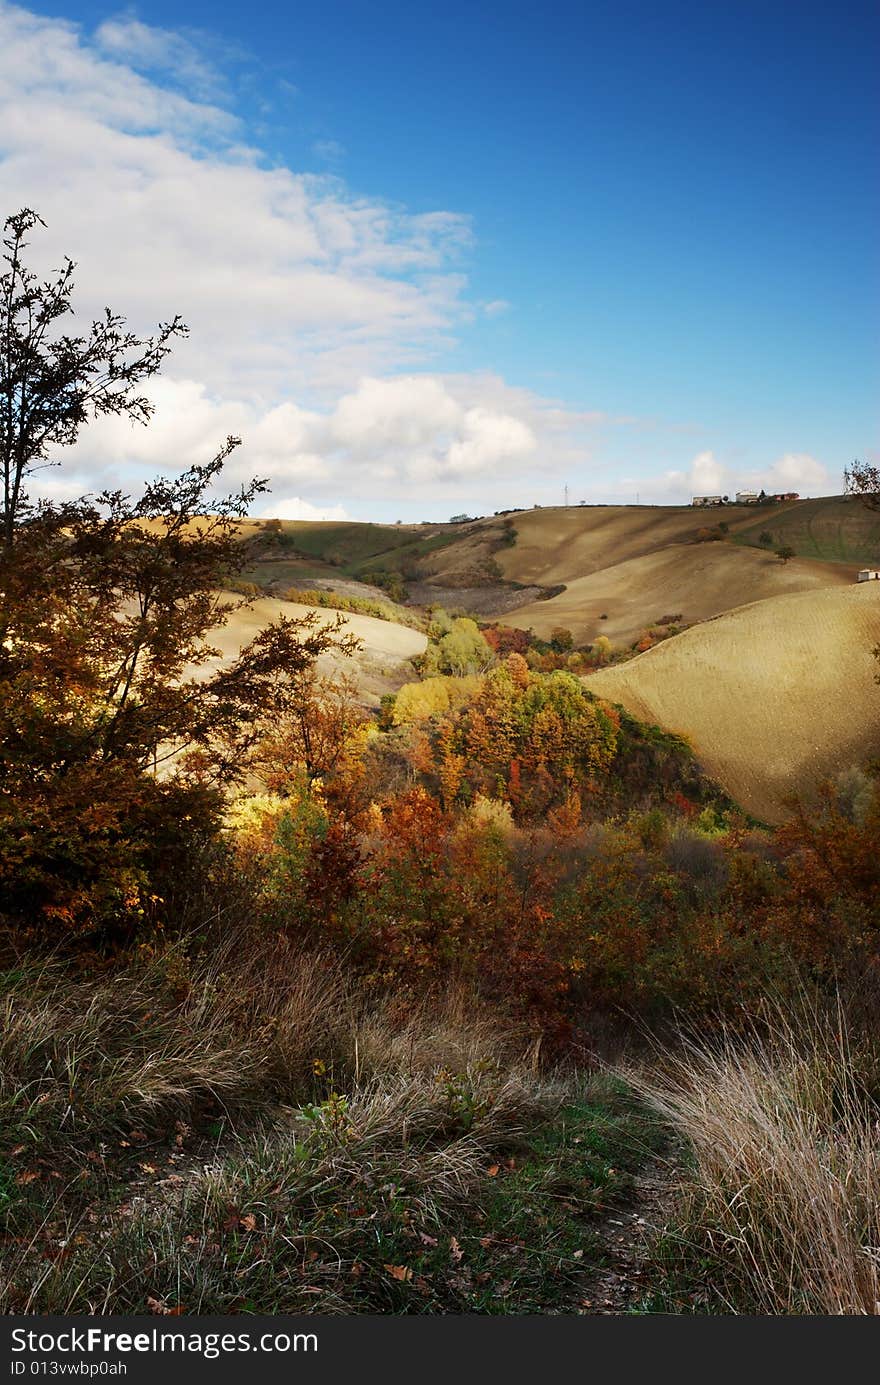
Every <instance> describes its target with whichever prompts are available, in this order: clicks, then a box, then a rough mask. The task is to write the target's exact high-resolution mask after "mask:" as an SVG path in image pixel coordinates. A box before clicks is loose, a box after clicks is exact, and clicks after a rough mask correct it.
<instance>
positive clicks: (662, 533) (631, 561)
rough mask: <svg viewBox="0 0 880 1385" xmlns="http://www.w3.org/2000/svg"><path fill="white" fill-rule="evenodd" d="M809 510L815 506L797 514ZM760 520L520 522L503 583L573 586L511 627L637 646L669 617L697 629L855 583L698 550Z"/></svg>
mask: <svg viewBox="0 0 880 1385" xmlns="http://www.w3.org/2000/svg"><path fill="white" fill-rule="evenodd" d="M801 503H804V504H809V503H811V502H796V503H795V504H794V505H793V506H792V507H791V508H792V509H793V510H795V511H796V510H797V507H798V505H799V504H801ZM782 508H783V507H779V508H776V507H774V517H775V518H776V519H781V518H782V517H783V516H782V514H781V510H782ZM754 515H755V509H754V507H753V506H746V505H726V506H725V507H724V509H723V510H712V511H705V510H699V509H694V508H693V507H692V506H690V505H688V506H677V507H676V506H664V507H660V506H635V505H626V506H623V505H620V506H612V505H609V506H583V507H582V506H577V507H572V508H570V509H550V510H531V511H528V512H526V513H525V514H522V515H517V516H516V517H515V526H516V544H515V546H513V547H509V548H505V549H503V550H501V551H499V553H498V554H497V562H498V565H499V567H500V568H501V570H502V572H503V574H504V576H505V577H506V578H507V579H508V580H510V581H513V582H518V583H523V584H526V583H534V584H539V585H541V586H544V587H552V586H558V585H564V586H565V591H563V592H560V593H559V594H558V595H556V596H554V597H552V598H551V599H550V600H543V601H530V602H529V603H528V604H526V605H523V606H521V607H520V608H518V609H517V610H515V611H514V612H512V613H510V614H508V615H507V617H506V619H507V621H508V622H509V623H510V624H512V625H516V626H519V627H521V628H523V629H528V628H529V627H531V628H532V629H533V630H534V631H535V633H536V634H537V635H540V636H542V637H544V638H546V637H547V636H548V635H549V634H550V632H551V630H552V629H553V628H554V627H555V626H564V627H566V628H568V629H570V630H571V632H572V634H573V635H574V638H575V643H576V644H583V643H586V642H589V641H591V640H593V639H595V637H596V636H597V635H599V634H605V635H607V636H608V638H609V639H610V640H611V641H612V642H613V643H615V644H631V643H632V642H633V641H634V640H635V639H636V638H637V637H638V635H639V634H640V633H641V632H642V631H643V630H644V629H645V628H646V626H649V625H651V624H652V623H655V622H657V621H659V620H660V619H661V618H662V617H663V616H666V615H678V616H680V617H681V620H682V621H683V622H684V623H685V624H693V623H694V622H696V621H700V620H708V619H710V618H711V617H713V616H716V615H719V614H721V613H722V612H723V611H726V610H730V609H731V608H732V607H734V606H740V605H743V604H745V603H747V602H751V601H758V600H762V599H764V598H765V597H771V596H776V595H782V594H784V593H788V592H793V591H807V590H812V589H815V588H821V587H827V586H837V585H843V584H846V583H849V582H851V581H852V580H853V579H854V577H855V565H853V567H849V566H846V565H843V564H836V565H832V564H829V563H826V562H819V561H816V560H801V559H795V560H793V561H792V562H791V563H789V564H786V565H783V564H782V563H781V562H780V561H779V560H778V559H777V558H776V557H775V556H774V554H773V553H772V552H767V551H766V550H765V549H763V548H752V547H749V546H746V545H742V546H740V545H739V544H738V543H731V542H709V543H698V542H696V540H697V537H698V535H699V533H700V530H705V529H706V528H707V527H712V526H714V525H716V524H718V523H719V521H721V522H723V523H725V524H727V525H728V526H729V528H730V534H731V537H734V536H737V535H738V534H739V532H740V529H741V527H742V526H744V525H745V526H747V527H748V528H751V527H752V526H753V525H754ZM760 528H762V526H761V525H760V524H759V529H760ZM603 615H604V616H605V617H607V619H605V620H602V619H601V617H602V616H603Z"/></svg>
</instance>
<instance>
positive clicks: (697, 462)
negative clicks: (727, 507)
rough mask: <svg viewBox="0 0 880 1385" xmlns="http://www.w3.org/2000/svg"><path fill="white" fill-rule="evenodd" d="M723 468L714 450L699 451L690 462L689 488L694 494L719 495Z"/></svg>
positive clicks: (723, 472)
mask: <svg viewBox="0 0 880 1385" xmlns="http://www.w3.org/2000/svg"><path fill="white" fill-rule="evenodd" d="M724 476H725V468H724V466H723V464H722V463H721V462H719V460H718V458H717V457H716V456H715V454H714V452H700V453H699V455H698V456H696V457H694V460H693V461H692V462H691V488H692V490H693V493H694V495H720V494H722V487H723V485H724Z"/></svg>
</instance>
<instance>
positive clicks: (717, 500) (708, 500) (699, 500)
mask: <svg viewBox="0 0 880 1385" xmlns="http://www.w3.org/2000/svg"><path fill="white" fill-rule="evenodd" d="M691 504H692V505H723V504H724V496H723V495H695V496H694V498H693V500H692V501H691Z"/></svg>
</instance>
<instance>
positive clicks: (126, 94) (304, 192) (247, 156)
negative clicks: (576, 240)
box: [0, 0, 470, 397]
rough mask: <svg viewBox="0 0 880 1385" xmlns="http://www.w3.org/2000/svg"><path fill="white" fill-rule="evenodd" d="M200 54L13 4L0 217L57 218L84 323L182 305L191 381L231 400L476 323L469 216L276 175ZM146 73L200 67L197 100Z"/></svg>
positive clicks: (1, 63)
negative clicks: (27, 211) (467, 313)
mask: <svg viewBox="0 0 880 1385" xmlns="http://www.w3.org/2000/svg"><path fill="white" fill-rule="evenodd" d="M198 62H199V59H198V54H197V53H196V51H195V49H194V48H193V45H192V44H191V43H190V42H189V41H188V40H185V39H181V38H179V36H177V35H175V34H173V33H171V32H169V31H166V30H157V29H153V28H150V27H149V26H147V25H144V24H142V23H140V22H139V21H136V20H133V19H123V20H113V21H108V22H107V23H105V24H103V25H102V26H101V27H100V28H99V29H98V31H97V33H96V35H95V37H94V39H92V40H89V39H88V38H87V37H86V36H84V34H83V33H82V31H81V30H79V29H78V28H77V27H76V26H74V25H72V24H69V23H67V22H65V21H62V20H53V19H44V18H41V17H39V16H36V15H34V14H31V13H29V12H28V11H26V10H24V9H21V8H19V7H16V6H11V5H6V4H4V3H2V0H0V206H4V207H6V208H8V209H10V210H12V209H14V208H16V207H18V206H21V205H23V204H28V205H31V206H34V207H36V209H37V210H38V211H39V212H40V213H41V215H42V216H43V217H44V219H45V220H46V222H47V223H48V230H47V232H46V233H43V234H41V235H40V236H39V238H38V239H37V241H36V243H35V246H34V252H33V253H34V254H35V255H39V258H40V261H41V263H45V264H46V265H47V267H48V266H49V265H50V264H52V263H57V262H58V261H59V260H60V259H61V257H62V255H63V254H64V253H71V254H73V256H74V258H76V259H79V260H80V261H81V265H80V268H79V269H78V273H77V289H78V298H77V301H78V304H79V306H80V309H81V311H82V312H83V314H84V315H85V313H87V312H90V311H96V310H98V311H99V310H100V309H101V308H102V307H103V305H104V304H105V303H106V302H110V303H111V304H113V306H114V307H118V308H120V309H121V310H122V311H125V312H126V313H127V314H128V315H129V317H130V318H131V319H132V321H133V322H134V323H135V324H136V325H137V326H138V327H140V328H146V327H147V326H149V325H150V324H153V323H155V321H156V320H157V319H158V318H160V317H161V318H165V317H169V316H171V315H172V314H173V313H174V312H180V313H181V314H182V315H183V316H184V317H185V318H186V319H187V321H188V322H189V323H190V325H191V327H192V329H193V332H192V337H191V339H190V342H188V343H187V344H186V345H184V346H182V347H180V348H179V350H178V351H177V353H176V355H175V358H174V361H173V362H172V365H171V370H172V372H173V371H175V370H176V371H180V372H181V373H184V374H186V375H187V376H189V377H191V378H196V379H199V380H203V381H205V383H206V385H207V387H208V388H209V389H212V390H222V391H227V390H229V388H230V386H232V384H233V383H234V384H235V386H236V387H237V388H238V389H239V390H241V389H242V388H244V389H245V390H246V391H247V392H251V391H253V392H260V391H262V392H264V393H265V392H268V393H269V394H272V395H275V396H276V397H277V395H278V394H280V393H281V392H282V391H288V390H290V389H293V390H294V391H297V392H304V391H305V390H306V389H312V390H315V389H318V390H320V389H326V390H328V391H330V390H331V389H332V388H333V387H334V385H335V387H337V388H338V387H339V386H340V385H342V386H345V385H346V384H347V383H349V382H350V381H351V379H352V376H353V375H355V376H356V375H357V374H358V373H366V372H370V371H372V372H375V371H376V370H377V368H378V369H380V370H385V369H388V368H395V367H397V366H399V365H401V364H403V363H406V362H410V361H412V360H414V359H418V358H419V357H423V356H424V354H425V353H426V352H427V351H429V350H431V349H432V348H433V346H434V344H435V341H436V339H437V338H438V337H440V338H441V339H442V336H443V334H444V333H448V332H449V331H450V330H452V329H453V328H454V326H455V324H456V322H457V321H459V319H460V318H461V316H462V312H463V307H462V302H461V294H462V288H463V282H462V279H461V276H460V273H459V272H458V268H457V260H458V258H459V256H460V254H461V251H462V250H463V249H464V248H465V247H466V246H467V244H468V243H469V237H470V231H469V227H468V224H467V221H466V219H465V218H464V217H462V216H459V215H457V214H456V213H454V212H450V211H445V210H444V211H437V212H433V213H426V214H420V215H415V216H413V215H409V214H408V213H406V212H405V211H403V210H401V209H399V208H397V207H392V206H389V205H387V204H385V203H383V202H381V201H379V200H377V199H370V198H365V197H356V196H353V195H352V194H351V193H350V192H349V191H348V189H347V188H346V187H345V186H344V184H342V183H341V182H340V181H339V180H336V179H332V178H322V177H316V176H314V175H307V174H302V173H296V172H293V171H292V170H290V169H288V168H283V167H268V166H266V165H265V164H264V162H263V161H262V158H261V155H260V153H259V151H258V150H255V149H254V148H251V147H249V146H248V144H247V140H246V131H245V130H244V129H243V127H242V126H241V125H240V124H239V122H238V121H237V120H236V119H235V117H234V116H233V115H232V114H230V112H229V111H227V110H225V109H223V108H222V106H220V105H218V104H217V103H216V101H211V100H208V99H205V96H204V90H205V87H206V84H208V83H209V80H210V78H211V72H210V69H209V68H208V67H207V65H206V66H205V70H204V73H202V75H201V77H200V78H199V80H196V79H195V77H194V76H193V73H196V75H198V73H197V72H196V69H197V67H198ZM135 65H141V66H145V67H149V68H150V69H151V70H154V69H155V68H156V67H157V66H159V65H164V67H165V68H166V70H167V69H171V70H173V73H174V76H175V79H176V80H183V79H185V78H186V75H187V73H189V74H190V78H189V80H188V81H186V83H185V84H186V89H187V92H188V95H183V94H181V92H180V91H179V90H177V89H175V88H174V87H173V86H171V85H168V84H165V85H163V84H162V83H161V82H159V81H158V80H155V79H151V78H149V77H148V76H146V75H144V74H143V73H141V72H138V71H135Z"/></svg>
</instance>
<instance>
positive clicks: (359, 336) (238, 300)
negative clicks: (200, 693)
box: [0, 0, 794, 515]
mask: <svg viewBox="0 0 880 1385" xmlns="http://www.w3.org/2000/svg"><path fill="white" fill-rule="evenodd" d="M205 52H206V50H205V47H204V45H203V43H202V42H201V41H200V40H199V37H198V35H194V34H192V33H180V32H177V31H175V30H171V29H163V28H156V27H154V26H150V25H147V24H144V23H143V22H142V21H140V20H138V19H137V18H135V17H134V16H132V15H123V16H122V17H116V18H113V19H108V20H107V21H105V22H104V23H102V24H101V25H100V26H99V27H98V28H97V29H96V30H95V31H94V32H92V33H89V32H88V31H86V30H85V29H83V28H82V27H80V26H78V25H75V24H72V23H70V22H67V21H65V20H62V19H52V18H46V17H45V16H42V15H37V14H35V13H32V12H30V11H28V10H27V9H25V8H23V7H21V6H17V5H10V4H6V3H4V0H0V205H2V206H3V207H4V208H5V209H8V210H13V209H15V208H17V207H19V206H21V205H23V204H29V205H31V206H33V207H34V208H36V209H37V210H38V211H39V212H40V214H41V215H42V216H43V217H44V218H45V220H46V221H47V223H48V229H47V230H46V232H42V231H40V232H37V233H35V234H34V236H33V237H32V241H33V244H32V247H31V252H30V254H31V256H32V259H33V261H34V262H35V264H36V266H37V268H38V269H40V270H44V271H46V272H48V271H49V270H50V269H51V268H52V266H53V265H57V264H58V263H59V262H60V261H61V259H62V257H63V256H64V255H65V254H67V253H70V254H72V255H73V256H74V257H75V258H77V259H78V260H79V261H80V264H79V266H78V268H77V274H76V279H77V293H76V300H75V301H76V306H77V310H78V314H79V317H78V321H79V323H82V322H83V321H85V320H87V319H88V317H89V316H91V315H93V314H97V313H99V312H100V311H101V310H102V309H103V307H104V305H105V304H106V303H110V304H111V305H112V306H113V307H114V308H115V309H117V310H119V311H122V312H125V313H126V314H127V315H128V317H129V320H130V322H131V324H132V326H133V327H135V328H136V329H137V330H139V331H149V330H151V329H152V328H153V327H154V326H155V323H156V321H157V320H159V319H167V318H168V317H170V316H172V315H173V314H174V313H175V312H179V313H181V314H182V315H183V317H184V318H185V319H186V320H187V321H188V322H189V324H190V327H191V329H192V331H191V336H190V337H189V339H188V340H187V341H186V342H184V343H181V344H180V345H179V346H178V348H177V349H176V350H175V352H174V354H173V356H172V357H171V358H170V360H169V362H168V363H167V365H166V369H165V371H164V374H163V376H162V377H161V378H160V379H159V380H157V381H155V382H154V383H153V387H152V391H151V392H152V395H153V399H154V402H155V405H156V414H155V418H154V421H153V423H152V424H151V426H150V427H149V428H148V429H139V428H132V427H131V426H130V425H129V424H128V423H127V422H126V421H124V420H120V419H113V418H110V419H102V420H100V421H99V422H98V423H96V424H95V425H93V426H90V427H89V428H88V429H86V430H84V433H83V436H82V439H81V442H80V444H79V445H78V447H77V448H76V449H75V451H74V454H73V455H72V456H68V457H67V458H66V466H65V471H64V477H63V479H62V478H61V477H59V476H58V474H57V473H54V472H46V473H41V474H40V476H39V478H37V479H38V480H39V488H40V489H41V490H42V491H43V493H47V492H48V491H50V490H52V488H54V490H55V493H57V494H62V493H64V494H67V493H68V491H69V489H70V488H71V487H72V486H76V487H77V488H78V489H79V490H85V489H96V488H100V487H103V486H105V485H114V486H115V485H122V486H127V487H129V488H134V485H135V483H136V482H137V481H138V480H139V479H140V478H141V477H142V476H143V475H144V474H147V473H149V474H154V473H155V472H157V471H169V470H178V469H180V468H182V467H185V466H187V465H190V464H191V463H193V462H195V461H204V460H206V458H208V457H210V456H211V455H212V454H213V453H214V452H215V451H216V449H217V447H218V446H219V445H220V444H221V443H222V441H223V439H224V438H225V437H226V435H227V434H228V433H234V434H240V435H241V436H243V438H244V446H243V447H242V448H241V449H240V450H239V451H238V452H236V453H235V454H234V456H233V459H232V461H231V463H230V465H229V468H228V470H229V474H230V479H232V480H237V479H239V478H241V477H243V476H246V475H248V476H249V475H254V474H255V475H259V476H266V477H268V478H269V480H270V483H271V486H272V496H271V498H270V499H269V500H267V508H266V513H272V512H273V510H274V512H275V513H279V514H281V513H284V512H285V511H284V509H283V507H284V506H291V507H293V509H294V510H295V511H296V512H297V513H305V511H304V510H303V509H302V507H303V506H305V507H313V508H314V511H315V513H316V514H317V513H321V514H328V515H335V514H336V513H337V511H338V510H339V508H340V503H341V502H344V504H345V505H346V507H347V508H349V509H351V510H353V511H357V510H358V509H359V508H360V509H361V512H362V507H363V506H364V505H366V504H367V503H369V502H370V501H371V500H373V501H375V504H376V505H377V506H379V505H380V504H381V505H385V504H391V503H392V502H393V503H394V506H395V509H396V510H397V511H398V513H400V512H404V511H406V512H408V513H412V512H413V509H414V507H415V506H416V505H418V506H419V507H421V505H422V503H423V502H424V503H425V505H426V507H428V506H430V505H432V504H433V505H434V506H435V512H436V507H437V506H440V505H442V506H444V507H445V506H446V505H448V504H450V503H452V508H454V509H456V510H461V509H463V508H469V509H473V510H477V511H480V512H483V511H485V510H486V509H491V508H500V507H502V506H505V505H509V504H529V503H532V501H535V500H544V501H545V502H546V501H547V500H548V499H554V498H556V497H557V495H558V493H559V492H561V489H562V478H563V477H564V478H565V479H566V480H571V481H573V482H574V481H575V478H576V477H579V478H580V480H579V482H578V484H579V485H583V487H584V493H585V494H586V493H588V491H589V486H588V484H587V482H586V479H585V478H586V477H588V476H589V473H590V470H591V468H596V467H597V466H598V460H597V458H598V447H599V441H600V439H601V437H602V436H603V434H606V433H607V430H608V429H610V428H612V427H620V426H621V425H623V426H626V425H628V424H631V423H632V422H633V420H630V419H609V418H607V417H606V416H605V415H603V414H602V413H600V412H595V411H582V410H577V409H572V408H570V407H568V406H567V405H566V404H565V403H563V402H560V401H556V400H553V399H547V398H544V397H542V396H541V395H539V394H537V393H535V392H533V391H530V390H528V389H524V388H520V387H514V386H511V385H510V384H508V383H507V382H506V381H505V380H504V379H502V378H501V377H500V376H499V375H497V374H494V373H491V372H472V373H460V374H450V373H448V372H443V371H442V369H440V368H439V365H438V362H439V361H441V360H442V355H443V353H444V351H445V350H446V348H447V347H448V346H449V345H451V344H454V343H455V340H456V333H457V332H459V331H461V330H464V329H465V328H466V327H467V325H468V323H470V322H472V321H474V320H475V318H476V317H477V316H478V315H479V314H482V316H483V317H484V318H489V319H491V318H494V317H497V316H499V315H500V314H502V313H504V312H505V311H506V310H507V309H508V308H509V304H508V303H507V301H506V300H505V299H502V298H496V299H492V300H491V301H477V302H475V303H474V304H473V305H469V304H468V301H467V282H466V279H465V275H464V267H465V264H466V257H467V253H468V250H469V247H470V246H471V242H472V231H471V227H470V223H469V220H468V218H467V217H466V216H463V215H461V214H459V213H458V212H457V211H455V210H451V209H447V208H439V209H437V210H434V211H431V212H425V213H419V214H412V213H410V212H408V211H407V210H406V209H404V208H401V207H399V206H396V205H390V204H388V203H387V202H385V201H383V200H382V199H381V198H379V197H370V196H362V195H356V194H355V193H353V192H352V190H351V189H350V188H349V187H348V186H347V185H346V184H345V183H344V182H343V181H342V180H341V179H340V178H338V177H333V176H329V175H324V176H316V175H314V174H307V173H303V172H297V171H295V170H294V169H291V168H287V167H284V166H282V165H278V164H270V163H269V161H268V160H267V159H266V158H265V157H264V155H263V153H262V152H261V150H260V149H259V148H257V147H256V146H255V144H254V143H253V141H252V140H251V138H250V136H249V132H248V130H247V128H246V127H245V125H244V124H243V123H242V122H241V120H240V119H239V118H238V117H237V116H236V114H235V112H234V110H233V109H232V108H231V105H230V103H229V100H228V97H229V91H230V88H229V86H228V84H227V83H226V81H225V79H224V74H223V61H222V56H223V55H222V54H220V55H219V56H218V55H217V53H216V51H214V52H212V55H211V56H210V57H206V56H205ZM315 152H316V153H317V154H318V155H319V156H321V157H323V158H324V159H325V160H329V159H332V158H336V157H338V156H339V154H340V150H339V149H338V148H337V147H336V146H335V145H334V144H333V142H332V141H323V142H321V143H320V147H319V146H318V145H316V146H315ZM701 457H702V458H703V460H702V461H700V463H699V467H698V466H697V464H696V463H695V468H694V471H695V479H696V476H697V473H699V479H700V486H701V487H703V486H705V485H706V484H708V481H709V479H711V477H714V472H713V470H712V468H713V467H715V466H717V464H716V463H715V461H714V458H713V456H712V454H711V453H704V454H701ZM698 460H699V459H698ZM786 465H789V463H786ZM790 465H791V466H793V465H794V464H793V463H791V464H790ZM780 474H781V473H780ZM598 484H599V483H598V482H597V485H598ZM602 484H603V485H604V486H606V487H607V484H608V482H607V481H604V482H603V483H602ZM685 484H686V482H685ZM65 488H66V489H65ZM713 488H714V487H713ZM35 489H36V487H35ZM602 498H604V497H602Z"/></svg>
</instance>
